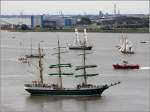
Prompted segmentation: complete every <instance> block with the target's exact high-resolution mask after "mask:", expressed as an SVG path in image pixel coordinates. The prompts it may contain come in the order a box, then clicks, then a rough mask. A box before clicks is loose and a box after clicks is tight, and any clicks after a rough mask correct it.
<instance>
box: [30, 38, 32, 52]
mask: <svg viewBox="0 0 150 112" xmlns="http://www.w3.org/2000/svg"><path fill="white" fill-rule="evenodd" d="M30 47H31V55H32V38H31V43H30Z"/></svg>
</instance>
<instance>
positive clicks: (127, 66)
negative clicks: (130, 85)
mask: <svg viewBox="0 0 150 112" xmlns="http://www.w3.org/2000/svg"><path fill="white" fill-rule="evenodd" d="M113 67H114V69H139V65H138V64H137V65H119V64H114V65H113Z"/></svg>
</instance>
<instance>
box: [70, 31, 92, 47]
mask: <svg viewBox="0 0 150 112" xmlns="http://www.w3.org/2000/svg"><path fill="white" fill-rule="evenodd" d="M75 35H76V37H75V39H74V42H73V44H72V45H69V49H70V50H83V49H85V50H91V49H92V47H93V46H92V45H90V44H89V41H88V37H87V33H86V29H84V38H83V40H84V41H85V45H83V44H84V43H83V42H84V41H83V42H82V41H81V40H80V38H79V33H78V29H75Z"/></svg>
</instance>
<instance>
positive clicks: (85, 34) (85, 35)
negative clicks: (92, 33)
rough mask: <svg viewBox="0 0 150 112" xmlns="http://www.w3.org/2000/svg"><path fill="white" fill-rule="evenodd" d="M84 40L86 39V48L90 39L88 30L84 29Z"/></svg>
mask: <svg viewBox="0 0 150 112" xmlns="http://www.w3.org/2000/svg"><path fill="white" fill-rule="evenodd" d="M84 38H85V46H88V45H89V43H88V38H87V33H86V29H84Z"/></svg>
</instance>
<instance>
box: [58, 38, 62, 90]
mask: <svg viewBox="0 0 150 112" xmlns="http://www.w3.org/2000/svg"><path fill="white" fill-rule="evenodd" d="M58 65H60V45H59V40H58ZM58 73H59V82H60V87H61V88H62V78H61V66H58Z"/></svg>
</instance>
